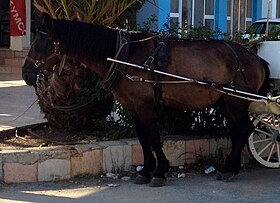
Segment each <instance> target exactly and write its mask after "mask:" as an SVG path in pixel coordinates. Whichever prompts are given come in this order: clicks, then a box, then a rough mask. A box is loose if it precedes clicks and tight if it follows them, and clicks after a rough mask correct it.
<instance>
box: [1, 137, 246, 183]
mask: <svg viewBox="0 0 280 203" xmlns="http://www.w3.org/2000/svg"><path fill="white" fill-rule="evenodd" d="M162 138H164V140H163V150H164V152H165V154H166V156H167V158H168V160H169V161H170V165H171V166H179V165H184V163H191V162H194V161H195V160H197V159H198V158H199V157H201V156H209V155H215V154H216V153H217V150H220V149H222V150H223V154H224V155H226V154H227V153H228V152H229V150H230V142H229V140H227V139H220V140H218V141H215V140H214V139H191V140H189V139H186V138H185V137H180V136H168V137H162ZM245 154H246V153H245ZM243 157H245V158H246V159H247V160H248V158H249V156H248V154H247V155H245V156H243ZM242 160H243V162H244V158H242ZM142 163H143V155H142V149H141V146H140V144H139V141H138V139H137V138H133V139H122V140H118V141H106V142H94V143H90V144H80V145H65V146H55V147H44V148H25V149H24V148H21V149H20V148H2V149H1V150H0V180H1V181H3V182H4V183H7V184H11V183H26V182H41V181H57V180H64V179H69V178H72V177H75V176H77V175H82V174H89V175H99V174H101V173H103V172H113V173H117V172H120V171H130V170H131V166H137V165H139V164H142Z"/></svg>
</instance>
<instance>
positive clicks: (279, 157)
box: [276, 143, 280, 163]
mask: <svg viewBox="0 0 280 203" xmlns="http://www.w3.org/2000/svg"><path fill="white" fill-rule="evenodd" d="M276 148H277V157H278V162H279V163H280V150H279V143H277V145H276Z"/></svg>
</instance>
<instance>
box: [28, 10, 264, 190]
mask: <svg viewBox="0 0 280 203" xmlns="http://www.w3.org/2000/svg"><path fill="white" fill-rule="evenodd" d="M120 36H121V34H120V32H119V31H118V30H115V29H111V28H107V27H103V26H99V25H92V24H86V23H82V22H73V21H72V22H71V21H65V20H52V19H51V18H50V17H49V16H48V15H44V20H43V25H42V27H40V28H39V30H38V34H37V36H36V38H35V40H34V42H33V44H32V46H31V49H30V51H29V54H28V57H27V60H26V61H25V64H24V66H23V79H24V80H25V81H26V83H27V84H28V85H36V78H37V75H38V73H39V72H40V71H43V73H45V72H47V71H48V70H47V69H46V68H47V67H50V68H52V67H53V66H54V65H55V64H59V63H60V61H61V55H63V54H67V55H69V56H71V57H73V58H75V59H77V60H79V61H80V62H82V63H84V64H86V65H87V66H88V67H91V69H92V71H94V72H96V73H98V74H99V75H100V76H101V77H102V78H105V79H108V78H112V77H111V76H112V75H113V77H114V76H115V75H117V76H118V75H119V76H121V77H116V78H117V79H116V81H115V82H114V83H113V84H112V87H111V91H112V93H113V95H114V97H115V99H116V100H118V101H119V102H120V103H121V104H123V105H124V106H125V107H127V108H128V109H129V110H130V111H131V112H132V113H133V114H134V116H135V124H136V132H137V136H138V138H139V141H140V144H141V146H142V149H143V154H144V168H143V169H142V171H140V172H139V175H138V177H137V178H136V180H135V183H137V184H144V183H149V182H150V185H151V186H162V185H164V183H165V173H166V172H167V171H168V170H169V162H168V160H167V159H166V157H165V155H164V153H163V150H162V146H161V143H160V136H159V134H158V129H157V99H156V96H155V95H156V93H155V90H154V85H153V83H152V84H151V83H145V82H141V81H132V80H131V79H132V78H135V77H132V76H138V77H136V78H138V79H139V77H140V78H143V79H145V80H151V81H157V80H159V81H167V80H174V79H172V78H170V77H167V76H161V75H157V74H155V73H153V72H149V71H145V70H138V69H135V68H133V67H130V66H126V67H119V66H117V67H114V68H110V67H111V62H108V61H107V58H108V57H110V58H114V57H116V55H119V56H118V57H117V58H119V59H122V60H125V61H127V62H130V63H133V64H143V63H144V62H145V61H146V60H147V59H148V58H149V56H151V55H154V56H157V55H159V54H160V53H161V52H160V51H159V50H158V49H157V47H158V46H159V45H158V37H157V36H156V35H152V34H143V33H126V35H122V36H121V37H120ZM143 39H144V40H143ZM127 40H128V43H126V42H127ZM139 40H140V41H139ZM166 44H167V45H166V47H164V49H165V50H167V52H168V54H167V55H168V61H164V63H165V65H163V67H164V68H165V70H164V71H166V72H168V73H172V74H176V75H181V76H185V77H188V78H194V79H197V80H201V81H210V82H213V84H214V83H215V84H220V85H224V86H230V87H232V88H236V89H240V90H244V91H247V92H251V93H257V92H259V91H260V89H263V90H265V89H266V88H265V87H266V85H267V84H268V83H267V81H268V79H269V71H268V67H267V64H266V63H265V62H264V61H263V60H261V59H260V58H259V57H258V56H256V55H255V54H253V53H251V52H249V51H248V50H246V49H245V48H244V47H242V46H241V45H239V44H237V43H234V42H226V41H215V40H211V41H182V40H168V42H167V43H166ZM122 45H123V48H120V47H121V46H122ZM116 52H120V53H119V54H118V53H117V54H116ZM160 62H161V61H160V60H158V61H157V62H155V63H151V65H150V67H151V68H154V69H156V68H158V66H159V65H158V64H159V63H160ZM120 69H121V70H120ZM125 76H126V77H125ZM155 83H156V82H155ZM159 90H160V91H159V92H160V94H159V95H160V100H161V101H164V102H163V104H164V106H165V107H169V108H175V109H179V110H186V109H199V108H202V107H206V106H209V105H212V104H215V103H217V102H218V101H219V103H220V104H221V105H222V106H223V107H224V110H225V114H226V119H227V123H228V127H229V132H230V137H231V141H232V151H231V153H230V154H229V155H228V157H227V159H226V161H225V165H224V167H223V168H222V169H221V172H222V173H221V175H220V176H219V178H221V177H223V175H225V174H227V175H228V174H231V175H235V174H237V173H238V172H239V170H240V156H241V150H242V149H243V147H244V146H245V144H246V142H247V139H248V137H249V135H250V134H251V133H252V132H253V130H254V126H253V124H252V122H251V121H250V119H249V116H248V105H249V103H250V102H249V101H247V100H244V99H240V98H236V97H233V96H230V95H227V94H222V93H221V92H219V91H217V90H216V89H215V88H213V87H211V85H210V86H208V85H200V84H196V83H177V84H176V83H175V84H170V83H163V84H161V88H159ZM153 151H154V152H155V155H156V157H154V155H153V153H152V152H153Z"/></svg>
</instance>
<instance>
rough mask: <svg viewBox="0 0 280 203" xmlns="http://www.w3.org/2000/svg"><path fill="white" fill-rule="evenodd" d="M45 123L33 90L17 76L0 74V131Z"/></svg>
mask: <svg viewBox="0 0 280 203" xmlns="http://www.w3.org/2000/svg"><path fill="white" fill-rule="evenodd" d="M45 121H46V120H45V119H44V114H42V113H41V112H40V108H39V105H38V103H37V96H36V94H35V91H34V88H33V87H29V86H27V85H26V84H25V82H24V81H23V80H22V79H21V76H20V75H19V74H17V75H14V74H3V73H0V131H2V130H7V129H11V128H15V127H20V126H25V125H31V124H36V123H41V122H45Z"/></svg>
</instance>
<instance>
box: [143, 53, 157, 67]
mask: <svg viewBox="0 0 280 203" xmlns="http://www.w3.org/2000/svg"><path fill="white" fill-rule="evenodd" d="M154 60H155V58H154V57H153V56H149V58H148V59H147V60H146V61H145V63H144V64H143V66H144V67H145V68H149V67H150V65H151V64H152V63H153V62H154Z"/></svg>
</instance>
